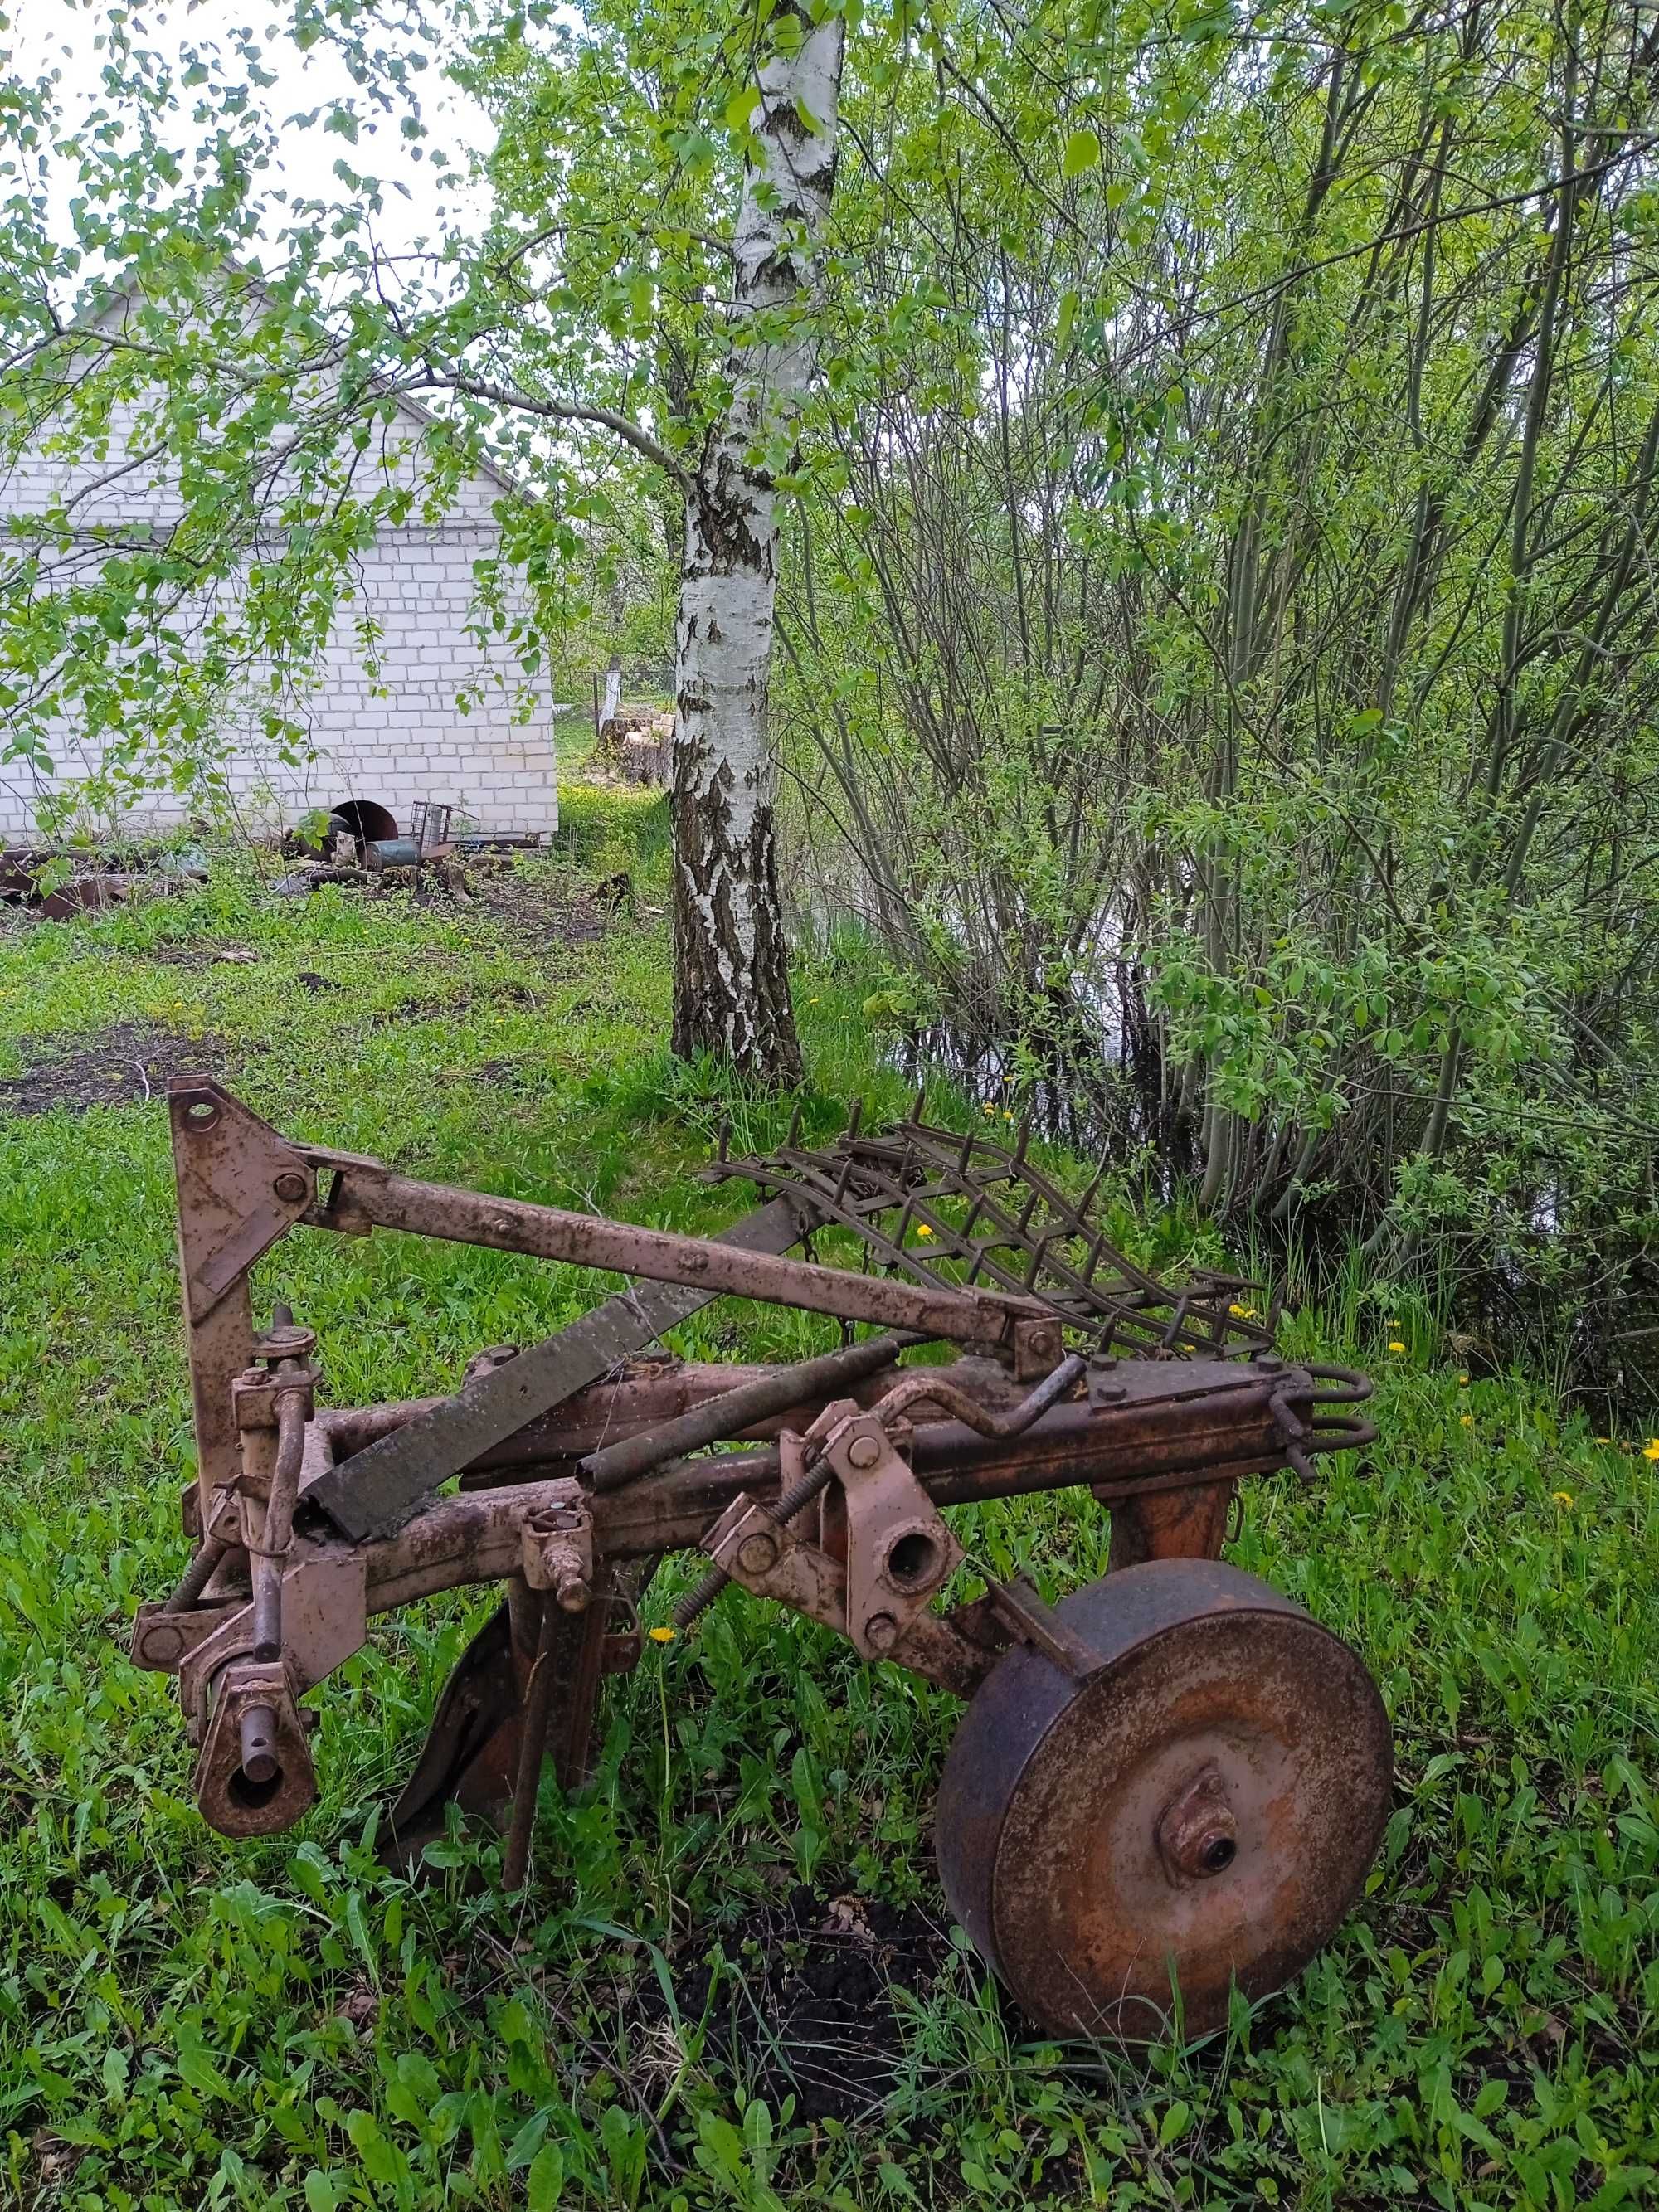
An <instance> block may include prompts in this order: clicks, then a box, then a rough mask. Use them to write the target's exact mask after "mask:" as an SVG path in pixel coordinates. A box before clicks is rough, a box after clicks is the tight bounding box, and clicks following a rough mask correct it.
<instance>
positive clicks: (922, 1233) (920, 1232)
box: [916, 1221, 1659, 1457]
mask: <svg viewBox="0 0 1659 2212" xmlns="http://www.w3.org/2000/svg"><path fill="white" fill-rule="evenodd" d="M916 1234H917V1236H918V1237H931V1236H932V1235H933V1231H932V1230H931V1229H930V1228H929V1227H928V1226H927V1223H926V1222H925V1221H919V1222H917V1224H916ZM1656 1457H1659V1454H1656Z"/></svg>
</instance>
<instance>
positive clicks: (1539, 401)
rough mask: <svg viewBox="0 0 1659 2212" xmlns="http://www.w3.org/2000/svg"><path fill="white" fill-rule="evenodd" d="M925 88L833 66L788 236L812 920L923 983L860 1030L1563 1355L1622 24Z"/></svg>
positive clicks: (1618, 191)
mask: <svg viewBox="0 0 1659 2212" xmlns="http://www.w3.org/2000/svg"><path fill="white" fill-rule="evenodd" d="M931 52H932V59H933V69H932V71H931V75H928V74H927V73H922V72H917V71H915V70H912V71H910V72H908V73H902V74H901V73H899V72H897V70H895V73H894V75H893V76H892V77H891V78H890V79H889V80H887V81H884V78H883V74H882V71H881V70H880V69H879V68H878V67H874V66H872V67H870V68H868V69H866V71H865V75H864V79H863V82H861V83H860V86H859V87H858V88H856V90H855V93H854V100H853V103H852V112H851V120H850V123H849V125H848V152H847V155H846V156H845V157H844V158H845V160H846V161H847V162H848V164H849V168H848V172H847V173H843V176H842V180H841V185H840V188H839V190H838V193H837V202H836V205H837V223H836V232H837V234H836V240H835V244H836V254H837V262H836V266H837V269H838V270H839V272H840V276H841V278H842V289H841V291H840V294H839V295H838V298H837V302H836V306H837V310H838V313H839V315H840V319H841V322H840V327H841V331H842V349H841V355H840V357H839V360H838V361H837V362H832V366H831V374H830V376H829V386H828V390H827V392H826V396H825V398H824V402H823V411H822V422H821V432H822V435H823V438H824V439H825V441H826V442H827V443H829V444H830V445H832V446H833V449H834V451H835V453H836V457H837V462H836V467H835V468H834V469H832V470H829V471H821V472H820V474H819V476H818V477H817V478H816V479H815V480H814V481H813V483H811V484H810V485H809V488H808V490H807V493H806V495H805V498H804V499H803V501H802V502H801V505H800V508H799V517H798V526H797V530H796V533H795V538H794V541H793V546H792V558H791V562H790V567H789V574H788V578H787V600H788V625H787V629H788V635H787V651H788V684H787V711H786V713H785V714H784V715H783V717H782V718H781V719H782V724H783V730H782V738H781V741H782V742H783V743H784V744H785V745H786V746H787V749H788V751H789V756H790V758H791V761H792V764H793V768H794V770H795V776H796V782H797V787H798V789H799V791H800V792H801V793H804V794H806V796H805V799H804V800H803V803H802V805H801V806H800V809H799V812H800V835H801V840H802V846H803V850H804V853H805V856H806V857H805V869H806V872H807V873H808V876H809V878H811V881H812V883H813V885H814V887H815V891H816V895H817V896H818V897H819V898H820V899H827V900H829V902H832V903H833V904H835V905H838V906H840V907H842V908H845V907H848V906H850V907H852V908H854V909H855V910H856V911H857V912H858V913H859V914H860V916H861V917H862V918H863V919H864V920H865V921H866V923H867V924H868V926H869V927H871V928H872V929H873V930H874V931H875V932H876V933H878V936H879V938H880V939H881V940H882V942H883V943H884V945H885V947H886V948H887V950H888V952H889V955H890V958H891V961H892V963H893V965H894V969H895V973H896V975H899V974H902V975H905V976H908V977H909V978H911V979H914V980H912V981H908V982H907V983H906V984H904V985H902V987H901V986H896V987H895V988H894V990H893V991H891V992H890V993H889V994H886V995H885V997H884V998H883V999H881V1000H879V1001H878V1009H877V1010H884V1011H886V1012H888V1013H889V1014H890V1016H891V1017H892V1018H895V1019H896V1020H897V1021H899V1022H900V1023H901V1024H902V1023H903V1022H906V1021H908V1022H909V1023H910V1024H912V1025H915V1024H920V1023H921V1022H924V1021H925V1020H926V1019H927V1018H929V1017H930V1016H933V1015H935V1014H940V1015H944V1016H945V1017H947V1018H949V1020H950V1021H951V1024H953V1026H954V1027H955V1029H956V1030H957V1033H958V1034H959V1035H960V1036H963V1037H965V1038H967V1039H968V1040H969V1042H970V1043H971V1044H972V1045H973V1046H974V1047H975V1048H980V1047H984V1048H992V1049H993V1050H994V1053H995V1054H997V1055H998V1057H999V1064H1001V1065H1007V1066H1012V1067H1014V1069H1015V1070H1016V1071H1024V1072H1025V1073H1028V1074H1035V1073H1037V1072H1039V1071H1042V1070H1045V1069H1046V1070H1048V1071H1054V1070H1062V1071H1063V1073H1064V1079H1065V1081H1066V1083H1067V1084H1068V1085H1072V1086H1073V1087H1076V1086H1079V1085H1081V1086H1083V1087H1085V1089H1087V1090H1088V1091H1090V1093H1091V1095H1092V1097H1093V1100H1094V1104H1095V1110H1096V1113H1097V1116H1098V1117H1099V1118H1100V1120H1101V1121H1103V1124H1104V1125H1105V1126H1106V1127H1107V1128H1108V1129H1109V1130H1111V1131H1113V1132H1114V1133H1115V1137H1116V1139H1117V1142H1118V1144H1119V1146H1120V1147H1123V1146H1133V1145H1134V1144H1137V1143H1139V1144H1143V1145H1146V1146H1150V1147H1152V1149H1153V1150H1154V1151H1155V1152H1156V1153H1157V1155H1158V1158H1159V1159H1160V1160H1161V1161H1162V1162H1163V1163H1164V1164H1165V1165H1166V1167H1167V1168H1168V1170H1169V1171H1170V1173H1172V1174H1173V1175H1174V1176H1176V1178H1177V1179H1178V1180H1181V1181H1182V1182H1184V1183H1185V1185H1186V1187H1187V1188H1188V1190H1189V1191H1190V1193H1191V1194H1192V1195H1193V1196H1194V1198H1195V1199H1196V1200H1198V1202H1199V1203H1200V1206H1202V1207H1203V1208H1204V1209H1206V1210H1207V1211H1209V1212H1212V1213H1213V1214H1214V1215H1216V1216H1218V1217H1219V1218H1221V1219H1223V1220H1224V1221H1225V1222H1228V1223H1231V1224H1232V1225H1234V1227H1235V1229H1237V1227H1238V1225H1241V1224H1243V1223H1245V1222H1254V1223H1255V1224H1258V1225H1265V1224H1267V1223H1273V1224H1276V1225H1278V1226H1279V1228H1281V1229H1285V1228H1289V1227H1298V1226H1299V1227H1300V1228H1302V1229H1304V1230H1306V1229H1307V1228H1309V1227H1310V1226H1317V1227H1321V1228H1324V1229H1329V1228H1332V1227H1338V1228H1340V1230H1341V1231H1342V1232H1343V1235H1344V1237H1352V1236H1353V1235H1355V1234H1358V1236H1359V1237H1361V1238H1363V1239H1364V1242H1365V1245H1366V1249H1367V1254H1368V1258H1369V1259H1370V1261H1372V1262H1373V1263H1374V1264H1375V1265H1376V1267H1378V1268H1379V1269H1388V1268H1393V1269H1396V1270H1397V1269H1398V1268H1399V1267H1402V1266H1404V1265H1406V1264H1407V1263H1410V1262H1412V1261H1425V1260H1429V1259H1431V1260H1432V1261H1434V1263H1435V1264H1437V1265H1445V1264H1447V1263H1448V1262H1449V1263H1450V1264H1451V1265H1453V1266H1454V1267H1467V1266H1476V1267H1480V1268H1481V1269H1483V1270H1486V1271H1487V1272H1488V1273H1492V1272H1494V1271H1495V1274H1496V1278H1497V1279H1498V1280H1500V1281H1508V1282H1510V1283H1511V1284H1513V1283H1515V1282H1516V1280H1518V1279H1521V1278H1522V1277H1528V1278H1531V1279H1534V1280H1538V1279H1544V1278H1546V1277H1548V1278H1551V1279H1556V1280H1558V1281H1559V1282H1560V1283H1562V1284H1567V1283H1571V1284H1573V1285H1577V1289H1576V1291H1575V1292H1574V1299H1575V1301H1576V1303H1575V1304H1573V1310H1574V1311H1575V1312H1576V1313H1578V1314H1579V1315H1580V1316H1581V1317H1582V1318H1583V1319H1584V1320H1585V1321H1586V1322H1590V1321H1593V1320H1594V1319H1595V1316H1596V1313H1597V1311H1598V1310H1599V1306H1600V1305H1601V1304H1605V1303H1606V1302H1607V1299H1608V1297H1609V1296H1610V1295H1611V1294H1613V1293H1615V1292H1618V1291H1631V1290H1632V1289H1637V1290H1639V1289H1640V1288H1641V1287H1642V1286H1643V1284H1644V1273H1643V1269H1644V1264H1645V1262H1644V1253H1645V1249H1646V1239H1647V1237H1648V1235H1649V1233H1650V1229H1651V1227H1652V1216H1653V1190H1652V1178H1653V1145H1654V1139H1653V1131H1654V1122H1655V1115H1654V1106H1655V1103H1656V1102H1655V1083H1654V1028H1655V1013H1656V992H1655V985H1654V977H1653V958H1652V948H1653V945H1654V942H1655V930H1656V922H1659V879H1656V865H1655V864H1656V860H1659V842H1656V827H1659V823H1656V774H1655V771H1656V766H1659V762H1656V744H1655V736H1654V728H1653V702H1654V694H1655V687H1656V679H1659V660H1656V657H1655V653H1654V651H1653V649H1652V635H1651V634H1652V629H1653V622H1654V612H1655V584H1654V552H1655V544H1656V534H1659V513H1656V507H1655V501H1654V497H1653V479H1654V466H1655V459H1656V447H1659V376H1656V368H1659V353H1656V313H1659V301H1656V295H1655V289H1654V282H1653V280H1654V276H1655V274H1656V270H1659V235H1656V233H1659V192H1656V190H1655V173H1654V164H1653V151H1652V149H1653V145H1654V134H1655V127H1656V101H1659V76H1656V72H1659V27H1656V26H1655V25H1654V23H1653V21H1652V19H1651V18H1650V17H1647V16H1644V15H1632V11H1630V10H1629V9H1624V10H1621V11H1616V10H1613V9H1595V10H1584V9H1553V8H1550V7H1545V6H1541V5H1537V4H1534V0H1518V4H1509V5H1495V6H1476V7H1474V8H1472V9H1458V10H1456V11H1450V10H1446V11H1439V10H1433V9H1419V10H1418V11H1415V12H1411V13H1408V12H1407V9H1405V8H1403V7H1400V6H1386V7H1383V6H1365V7H1350V8H1340V7H1334V8H1328V9H1308V8H1304V7H1295V6H1290V7H1282V8H1280V7H1270V8H1269V9H1266V10H1264V11H1262V12H1260V13H1258V14H1257V15H1255V17H1254V18H1253V19H1252V21H1251V23H1250V24H1249V27H1248V35H1246V34H1244V27H1243V25H1242V24H1241V23H1239V22H1238V21H1236V20H1235V19H1234V18H1233V17H1231V15H1227V14H1226V13H1225V11H1218V10H1216V9H1206V8H1204V7H1203V6H1202V5H1201V4H1200V5H1196V6H1194V5H1184V6H1183V5H1180V4H1177V5H1176V6H1175V7H1173V8H1168V7H1166V8H1163V9H1150V10H1149V9H1146V8H1145V7H1142V6H1125V7H1121V8H1119V9H1115V11H1114V10H1085V11H1082V12H1081V13H1079V12H1077V11H1071V10H1066V9H1037V10H1035V11H1033V12H1031V13H1030V14H1028V15H1025V16H1024V17H1018V18H1016V17H1013V16H1011V15H1008V14H1006V11H1003V10H1000V9H970V10H967V11H964V12H963V14H962V15H959V16H958V17H957V18H956V19H955V20H954V21H952V22H951V24H950V26H949V27H948V28H947V29H945V30H943V31H941V32H939V34H938V36H937V37H936V39H935V40H934V42H933V46H932V49H931ZM1654 1318H1655V1319H1659V1315H1656V1316H1654ZM1639 1320H1640V1316H1638V1322H1639ZM1598 1325H1599V1324H1598Z"/></svg>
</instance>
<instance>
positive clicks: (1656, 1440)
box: [1642, 1437, 1659, 1460]
mask: <svg viewBox="0 0 1659 2212" xmlns="http://www.w3.org/2000/svg"><path fill="white" fill-rule="evenodd" d="M1642 1456H1643V1458H1644V1459H1653V1460H1659V1437H1649V1438H1648V1440H1647V1442H1646V1443H1644V1445H1643V1447H1642Z"/></svg>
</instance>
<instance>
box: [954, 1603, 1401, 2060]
mask: <svg viewBox="0 0 1659 2212" xmlns="http://www.w3.org/2000/svg"><path fill="white" fill-rule="evenodd" d="M1055 1609H1056V1611H1057V1612H1058V1613H1059V1614H1060V1618H1061V1619H1062V1620H1064V1621H1065V1622H1066V1625H1067V1626H1069V1627H1071V1628H1073V1629H1074V1630H1076V1631H1077V1632H1079V1634H1080V1635H1081V1636H1082V1637H1083V1638H1084V1639H1085V1642H1087V1643H1088V1644H1090V1645H1091V1646H1092V1648H1093V1649H1094V1650H1095V1651H1096V1652H1097V1653H1098V1655H1099V1657H1100V1660H1101V1662H1102V1663H1101V1666H1100V1669H1099V1671H1098V1672H1097V1673H1094V1674H1089V1675H1087V1676H1086V1677H1084V1678H1082V1679H1079V1678H1078V1677H1076V1676H1073V1675H1071V1674H1066V1673H1064V1672H1062V1671H1061V1669H1060V1668H1059V1667H1057V1666H1056V1665H1054V1663H1053V1662H1051V1661H1049V1660H1048V1659H1045V1658H1043V1657H1042V1656H1040V1655H1039V1654H1038V1653H1037V1652H1036V1651H1035V1650H1031V1649H1030V1648H1029V1647H1025V1646H1021V1647H1018V1648H1017V1649H1016V1650H1012V1651H1011V1652H1009V1653H1008V1654H1007V1655H1006V1657H1004V1658H1003V1659H1001V1660H1000V1661H999V1662H998V1664H997V1666H996V1668H994V1671H993V1672H992V1673H991V1674H990V1675H989V1676H987V1679H986V1680H985V1682H984V1684H983V1685H982V1686H981V1688H980V1690H979V1691H978V1692H977V1694H976V1695H975V1698H974V1699H973V1702H972V1704H971V1705H969V1708H968V1711H967V1712H966V1714H965V1715H964V1716H963V1722H962V1726H961V1728H960V1729H959V1730H958V1731H957V1737H956V1741H954V1743H953V1744H952V1745H951V1753H950V1757H949V1758H948V1759H947V1760H946V1762H945V1773H944V1777H943V1779H942V1781H941V1784H940V1787H939V1813H938V1823H937V1845H938V1850H939V1867H940V1871H941V1873H942V1874H943V1875H944V1879H945V1894H946V1896H947V1897H948V1898H949V1899H950V1901H951V1910H952V1911H954V1912H955V1914H956V1916H957V1919H958V1920H959V1921H960V1922H961V1923H962V1925H963V1927H964V1928H965V1929H967V1931H968V1933H969V1936H971V1937H972V1939H973V1941H974V1944H975V1948H977V1949H978V1951H979V1952H980V1954H981V1956H982V1957H983V1958H984V1959H985V1960H986V1962H987V1964H988V1965H989V1966H991V1967H993V1968H994V1971H995V1972H996V1973H997V1974H998V1975H999V1977H1000V1978H1001V1980H1002V1981H1003V1982H1004V1984H1006V1987H1007V1988H1008V1990H1009V1991H1010V1992H1011V1994H1012V1996H1014V1997H1015V1999H1016V2000H1017V2001H1018V2003H1019V2005H1020V2006H1021V2007H1022V2008H1023V2009H1024V2011H1025V2012H1027V2013H1028V2014H1030V2016H1031V2018H1032V2019H1033V2020H1035V2021H1038V2022H1040V2023H1041V2025H1042V2027H1044V2028H1046V2029H1048V2031H1050V2032H1051V2033H1055V2034H1059V2035H1064V2036H1074V2035H1087V2036H1105V2037H1111V2038H1115V2039H1124V2040H1127V2041H1130V2042H1136V2043H1144V2042H1152V2041H1160V2040H1163V2039H1165V2038H1166V2037H1172V2036H1173V2037H1186V2038H1191V2037H1194V2036H1199V2035H1204V2034H1207V2033H1210V2032H1211V2031H1212V2030H1213V2029H1215V2028H1218V2027H1222V2026H1224V2025H1225V2021H1226V2018H1227V2008H1228V2002H1229V1997H1230V1993H1231V1989H1232V1987H1233V1985H1234V1984H1235V1983H1237V1986H1238V1987H1239V1989H1240V1990H1243V1993H1244V1995H1245V1996H1248V1997H1252V1998H1254V1997H1260V1996H1267V1994H1268V1993H1269V1992H1270V1991H1271V1990H1277V1989H1279V1988H1282V1987H1283V1985H1284V1984H1285V1983H1286V1982H1287V1981H1289V1980H1291V1978H1292V1977H1293V1976H1294V1975H1296V1974H1297V1973H1299V1972H1300V1971H1301V1969H1302V1968H1303V1967H1304V1966H1305V1965H1306V1964H1307V1962H1308V1960H1310V1958H1311V1957H1312V1956H1313V1954H1314V1953H1315V1952H1316V1951H1317V1950H1318V1949H1319V1948H1320V1946H1321V1945H1322V1943H1324V1942H1326V1941H1327V1940H1328V1938H1329V1937H1330V1936H1331V1935H1332V1934H1333V1933H1334V1930H1335V1929H1336V1928H1337V1926H1338V1924H1339V1923H1340V1921H1341V1920H1342V1918H1343V1917H1344V1915H1345V1914H1346V1912H1347V1911H1348V1908H1349V1907H1350V1905H1352V1903H1353V1902H1354V1900H1355V1899H1356V1898H1357V1897H1358V1894H1359V1892H1360V1890H1361V1888H1362V1887H1363V1886H1364V1880H1365V1875H1366V1872H1367V1870H1368V1869H1369V1868H1370V1863H1371V1861H1372V1859H1373V1857H1375V1856H1376V1848H1377V1845H1378V1844H1379V1842H1380V1841H1381V1839H1382V1834H1383V1822H1384V1821H1385V1820H1386V1819H1387V1817H1388V1808H1389V1793H1390V1789H1391V1785H1392V1781H1393V1768H1394V1757H1393V1744H1392V1740H1391V1738H1390V1735H1389V1723H1388V1716H1387V1714H1386V1713H1385V1712H1384V1711H1383V1701H1382V1699H1381V1698H1380V1697H1379V1696H1378V1694H1377V1691H1376V1684H1375V1683H1374V1682H1373V1681H1372V1680H1371V1678H1370V1674H1367V1672H1366V1671H1365V1668H1364V1666H1363V1665H1362V1664H1361V1663H1360V1662H1359V1660H1358V1658H1357V1657H1356V1656H1355V1655H1354V1653H1353V1652H1352V1651H1351V1650H1349V1649H1348V1647H1347V1645H1346V1644H1344V1643H1342V1642H1341V1640H1340V1638H1337V1637H1335V1636H1333V1635H1332V1634H1331V1632H1329V1630H1328V1629H1326V1628H1322V1627H1321V1626H1320V1625H1319V1623H1318V1622H1317V1621H1316V1620H1313V1619H1311V1618H1310V1615H1308V1614H1307V1613H1304V1612H1303V1610H1302V1608H1301V1607H1299V1606H1297V1605H1293V1604H1292V1603H1291V1601H1290V1600H1289V1599H1288V1598H1286V1597H1284V1596H1281V1595H1280V1594H1279V1591H1277V1590H1276V1589H1273V1588H1272V1587H1271V1586H1270V1585H1269V1584H1268V1583H1264V1582H1261V1581H1258V1580H1257V1578H1256V1577H1255V1576H1254V1575H1247V1574H1244V1573H1243V1572H1242V1571H1240V1570H1239V1569H1238V1568H1237V1567H1234V1566H1230V1565H1228V1564H1227V1563H1226V1562H1225V1561H1224V1560H1219V1559H1154V1560H1150V1561H1148V1562H1146V1564H1145V1565H1140V1566H1134V1567H1126V1568H1123V1569H1121V1571H1118V1572H1117V1573H1115V1574H1110V1575H1107V1576H1106V1577H1103V1579H1102V1580H1101V1581H1099V1582H1097V1583H1091V1584H1090V1585H1089V1586H1088V1587H1087V1588H1086V1589H1080V1590H1077V1591H1074V1592H1073V1595H1071V1596H1070V1597H1068V1598H1066V1599H1064V1600H1062V1601H1061V1602H1060V1605H1059V1606H1058V1607H1056V1608H1055Z"/></svg>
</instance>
